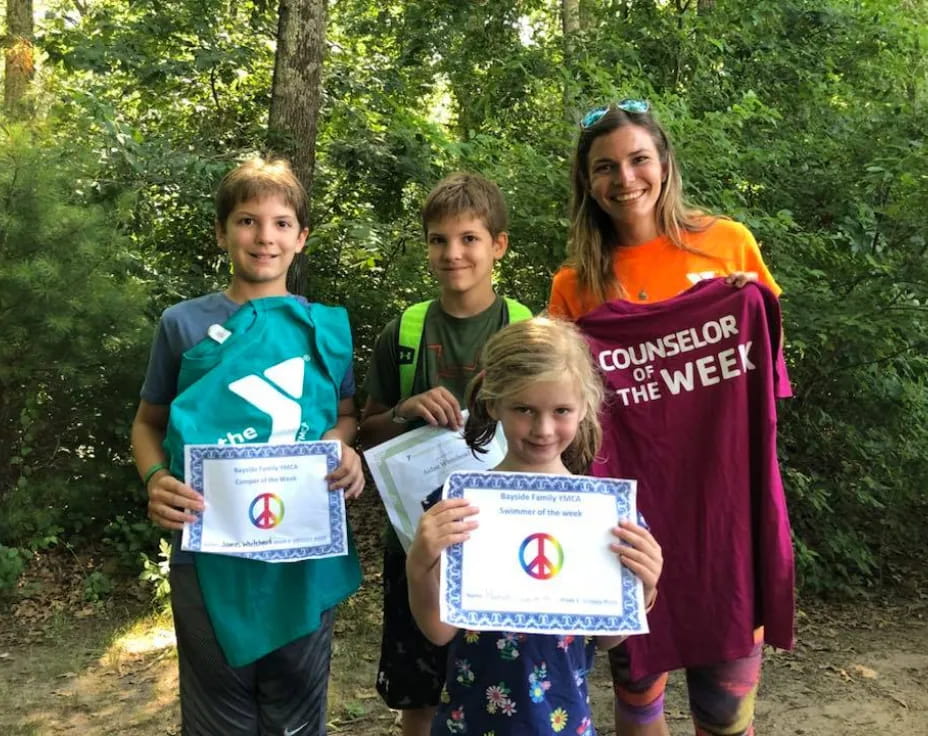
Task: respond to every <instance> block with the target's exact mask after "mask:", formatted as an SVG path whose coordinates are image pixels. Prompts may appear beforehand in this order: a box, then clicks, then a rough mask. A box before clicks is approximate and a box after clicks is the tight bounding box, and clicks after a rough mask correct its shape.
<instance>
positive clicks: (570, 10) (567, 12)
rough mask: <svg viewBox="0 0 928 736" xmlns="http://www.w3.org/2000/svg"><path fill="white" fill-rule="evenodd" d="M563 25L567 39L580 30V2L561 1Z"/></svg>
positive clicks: (575, 0)
mask: <svg viewBox="0 0 928 736" xmlns="http://www.w3.org/2000/svg"><path fill="white" fill-rule="evenodd" d="M561 23H562V25H563V28H564V37H565V38H569V37H570V36H572V35H574V34H575V33H576V32H577V31H579V30H580V0H561Z"/></svg>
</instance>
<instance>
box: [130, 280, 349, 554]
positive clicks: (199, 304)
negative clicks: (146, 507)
mask: <svg viewBox="0 0 928 736" xmlns="http://www.w3.org/2000/svg"><path fill="white" fill-rule="evenodd" d="M293 298H294V299H298V300H300V301H301V302H302V303H304V304H308V303H309V302H308V301H307V300H306V299H304V298H303V297H301V296H294V297H293ZM241 306H242V305H241V304H239V303H238V302H234V301H232V300H231V299H230V298H229V297H228V296H226V295H225V294H224V293H223V292H221V291H217V292H214V293H211V294H205V295H204V296H200V297H197V298H195V299H187V300H186V301H182V302H178V303H177V304H175V305H173V306H171V307H168V308H167V309H165V310H164V312H163V313H162V315H161V320H160V321H159V322H158V328H157V329H156V330H155V339H154V341H153V342H152V345H151V354H150V355H149V358H148V369H147V370H146V371H145V382H144V383H143V384H142V390H141V391H140V395H141V397H142V399H144V400H145V401H147V402H148V403H150V404H158V405H161V406H168V405H169V404H170V403H171V402H172V401H173V400H174V397H175V396H177V378H178V375H179V374H180V364H181V359H182V358H183V355H184V353H186V352H187V351H188V350H190V348H192V347H193V346H194V345H196V344H197V343H199V342H201V341H202V340H203V339H205V338H206V333H207V330H209V328H210V327H211V326H212V325H215V324H222V323H223V322H225V321H226V320H228V319H229V317H231V316H232V315H233V314H235V312H237V311H238V309H239V307H241ZM354 394H355V381H354V368H353V367H352V366H351V364H349V365H348V370H347V371H345V377H344V378H343V379H342V383H341V388H340V389H339V392H338V395H339V398H341V399H349V398H351V397H352V396H354ZM192 562H193V553H191V552H184V551H182V550H181V548H180V532H175V533H174V536H173V544H172V555H171V564H172V565H184V564H191V563H192Z"/></svg>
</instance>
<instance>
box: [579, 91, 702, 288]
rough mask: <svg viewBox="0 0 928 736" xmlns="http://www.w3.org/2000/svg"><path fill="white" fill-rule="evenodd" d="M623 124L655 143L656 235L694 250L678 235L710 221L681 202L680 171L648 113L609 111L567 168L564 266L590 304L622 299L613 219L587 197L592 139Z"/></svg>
mask: <svg viewBox="0 0 928 736" xmlns="http://www.w3.org/2000/svg"><path fill="white" fill-rule="evenodd" d="M626 125H637V126H638V127H639V128H643V129H644V130H645V131H647V133H648V134H649V135H650V136H651V140H653V141H654V147H655V148H656V149H657V155H658V158H659V159H660V162H661V165H662V166H663V170H664V175H665V176H664V182H663V185H662V186H661V193H660V196H659V197H658V199H657V205H656V208H655V218H656V220H657V232H658V233H659V234H661V235H666V236H667V237H668V238H669V239H670V242H671V243H673V244H674V245H675V246H677V247H678V248H682V249H683V250H688V251H691V252H698V251H695V250H694V249H693V248H690V247H689V246H687V245H686V244H685V243H684V242H683V233H684V231H686V232H701V231H703V230H706V229H707V228H708V227H709V225H711V223H712V222H713V218H711V217H706V216H705V213H704V212H703V211H702V210H700V209H697V208H695V207H692V206H690V205H688V204H687V203H686V201H685V200H684V197H683V180H682V178H681V177H680V167H679V166H678V164H677V158H676V156H675V155H674V152H673V146H672V145H671V143H670V138H669V137H668V136H667V133H666V132H665V131H664V129H663V128H662V127H661V126H660V124H659V123H658V122H657V120H655V118H654V116H653V115H652V114H651V112H650V111H649V112H641V113H638V112H626V111H625V110H620V109H619V108H617V107H610V109H609V110H608V112H606V114H605V115H603V116H602V117H601V118H600V119H599V120H598V121H597V122H596V123H594V124H593V125H591V126H589V127H588V128H582V129H581V130H580V137H579V138H578V140H577V150H576V152H575V153H574V159H573V165H572V167H571V185H572V188H573V192H572V196H571V203H570V234H569V244H568V259H567V265H569V266H571V267H572V268H573V269H574V270H575V271H576V272H577V282H578V285H579V287H580V293H581V294H586V295H589V297H591V298H592V299H593V300H594V301H595V304H601V303H602V302H604V301H607V300H608V299H615V298H619V297H623V296H625V294H624V293H623V291H622V287H621V285H620V284H619V283H618V281H617V279H616V277H615V271H614V269H613V263H612V261H613V253H614V251H615V249H616V248H617V247H618V240H619V238H618V236H619V233H617V232H616V229H615V226H614V225H613V222H612V219H611V218H610V217H609V216H608V215H607V214H606V213H605V212H603V211H602V209H600V207H599V205H598V204H596V201H595V200H594V199H593V197H592V196H591V195H590V173H589V163H590V161H589V156H590V148H591V147H592V146H593V141H595V140H596V139H597V138H599V137H600V136H603V135H608V134H609V133H612V132H613V131H614V130H618V129H619V128H622V127H624V126H626Z"/></svg>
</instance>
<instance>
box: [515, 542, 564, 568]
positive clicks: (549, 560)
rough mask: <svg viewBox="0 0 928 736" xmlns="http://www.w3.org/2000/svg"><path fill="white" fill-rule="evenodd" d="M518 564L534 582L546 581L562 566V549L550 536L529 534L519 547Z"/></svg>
mask: <svg viewBox="0 0 928 736" xmlns="http://www.w3.org/2000/svg"><path fill="white" fill-rule="evenodd" d="M519 564H521V565H522V569H523V570H525V572H526V573H527V574H528V575H529V577H533V578H535V579H536V580H548V579H549V578H553V577H554V576H555V575H557V574H558V573H559V572H560V571H561V568H562V567H563V566H564V549H563V548H562V547H561V543H560V542H558V541H557V540H556V539H555V538H554V537H552V536H551V535H550V534H545V533H544V532H538V533H536V534H529V535H528V536H527V537H526V538H525V539H523V540H522V546H520V547H519Z"/></svg>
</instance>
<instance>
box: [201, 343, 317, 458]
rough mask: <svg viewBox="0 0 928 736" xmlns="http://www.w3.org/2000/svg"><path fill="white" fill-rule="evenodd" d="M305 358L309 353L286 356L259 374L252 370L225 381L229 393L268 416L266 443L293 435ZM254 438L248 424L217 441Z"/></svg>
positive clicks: (298, 415) (297, 425) (299, 409)
mask: <svg viewBox="0 0 928 736" xmlns="http://www.w3.org/2000/svg"><path fill="white" fill-rule="evenodd" d="M308 360H309V356H302V357H299V358H287V360H283V361H281V362H280V363H277V364H276V365H272V366H271V367H270V368H268V369H267V370H265V371H264V372H263V377H262V376H259V375H257V374H254V373H253V374H251V375H250V376H245V377H244V378H240V379H238V380H237V381H233V382H232V383H230V384H229V390H230V391H232V393H234V394H236V395H238V396H240V397H242V398H243V399H245V401H247V402H248V403H249V404H251V405H252V406H253V407H255V408H256V409H259V410H261V411H262V412H264V413H265V414H267V415H268V416H269V417H270V418H271V435H270V437H268V439H267V441H268V442H269V443H272V444H281V443H286V442H293V441H294V440H295V439H296V437H297V433H298V432H299V430H300V420H301V419H302V416H303V410H302V407H301V406H300V404H299V401H297V399H300V398H301V397H302V396H303V374H304V371H305V365H306V361H308ZM257 437H258V433H257V432H256V431H255V429H254V427H248V428H247V429H245V430H244V431H242V432H241V433H233V432H229V433H227V435H226V437H225V438H220V439H219V442H218V443H219V444H220V445H224V444H238V443H239V442H247V441H254V440H255V439H257Z"/></svg>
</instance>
